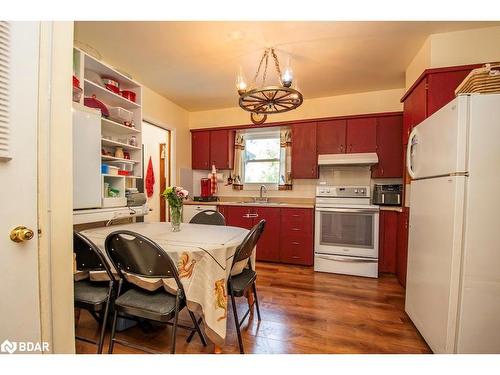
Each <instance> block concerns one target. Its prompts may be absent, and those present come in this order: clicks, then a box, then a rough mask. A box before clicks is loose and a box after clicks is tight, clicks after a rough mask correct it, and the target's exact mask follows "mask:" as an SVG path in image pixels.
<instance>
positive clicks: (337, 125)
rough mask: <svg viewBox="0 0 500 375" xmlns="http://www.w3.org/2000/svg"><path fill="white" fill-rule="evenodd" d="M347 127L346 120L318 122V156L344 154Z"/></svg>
mask: <svg viewBox="0 0 500 375" xmlns="http://www.w3.org/2000/svg"><path fill="white" fill-rule="evenodd" d="M346 126H347V121H346V120H329V121H321V122H318V123H317V126H316V139H317V149H318V154H344V153H345V152H346V147H345V141H346Z"/></svg>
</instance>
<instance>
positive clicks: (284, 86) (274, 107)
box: [236, 47, 303, 125]
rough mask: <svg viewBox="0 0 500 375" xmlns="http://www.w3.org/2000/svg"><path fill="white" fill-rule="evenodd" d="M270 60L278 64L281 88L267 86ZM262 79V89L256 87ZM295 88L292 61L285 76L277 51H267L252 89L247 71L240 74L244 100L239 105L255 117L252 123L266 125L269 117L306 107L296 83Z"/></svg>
mask: <svg viewBox="0 0 500 375" xmlns="http://www.w3.org/2000/svg"><path fill="white" fill-rule="evenodd" d="M270 56H271V57H272V58H273V60H274V66H275V68H276V72H277V74H278V80H279V84H280V85H279V86H266V78H267V67H268V64H269V57H270ZM262 68H263V69H262ZM260 75H262V85H261V87H256V85H257V81H258V80H259V78H260ZM293 84H294V79H293V70H292V68H291V65H290V60H288V64H287V66H286V67H285V70H284V71H283V73H282V72H281V69H280V63H279V60H278V56H277V55H276V52H275V50H274V48H272V47H271V48H266V49H265V50H264V53H263V55H262V58H261V59H260V62H259V66H258V68H257V72H256V73H255V76H254V78H253V81H252V84H251V86H250V87H248V84H247V80H246V78H245V75H244V74H243V70H242V69H241V68H240V70H239V72H238V75H237V77H236V88H237V90H238V95H239V96H240V98H239V105H240V107H241V108H243V109H244V110H245V111H248V112H250V113H251V114H250V119H251V120H252V122H253V123H254V124H257V125H260V124H263V123H264V121H266V119H267V115H270V114H274V113H282V112H288V111H291V110H293V109H295V108H297V107H299V106H300V105H301V104H302V102H303V97H302V94H301V93H300V92H299V90H298V88H297V85H296V82H295V86H294V87H292V86H293Z"/></svg>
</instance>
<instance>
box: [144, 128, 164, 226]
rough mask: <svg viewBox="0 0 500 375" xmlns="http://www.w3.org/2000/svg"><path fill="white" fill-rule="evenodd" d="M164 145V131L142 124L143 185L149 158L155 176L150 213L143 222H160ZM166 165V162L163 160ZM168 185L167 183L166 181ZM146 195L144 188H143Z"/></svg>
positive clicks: (149, 201) (149, 203) (150, 198)
mask: <svg viewBox="0 0 500 375" xmlns="http://www.w3.org/2000/svg"><path fill="white" fill-rule="evenodd" d="M161 143H166V144H167V145H168V132H167V130H165V129H162V128H159V127H157V126H154V125H150V124H148V123H147V122H143V123H142V144H143V145H144V184H146V180H145V179H146V172H147V168H148V163H149V158H150V157H151V162H152V164H153V171H154V174H155V184H154V190H153V196H151V197H149V198H148V207H149V208H150V209H152V211H151V212H150V213H149V214H148V215H146V216H145V217H144V221H145V222H158V221H160V199H162V198H161V197H160V194H161V191H160V179H161V178H162V177H166V176H161V175H160V144H161ZM165 160H166V162H167V163H168V160H167V159H165ZM167 167H168V165H167V166H166V168H165V174H167V175H168V169H167ZM167 183H168V181H167ZM144 192H145V193H146V187H144Z"/></svg>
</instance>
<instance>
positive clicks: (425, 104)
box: [401, 64, 481, 145]
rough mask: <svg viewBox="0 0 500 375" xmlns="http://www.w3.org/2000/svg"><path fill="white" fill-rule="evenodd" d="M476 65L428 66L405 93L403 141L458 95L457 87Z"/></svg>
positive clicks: (404, 143)
mask: <svg viewBox="0 0 500 375" xmlns="http://www.w3.org/2000/svg"><path fill="white" fill-rule="evenodd" d="M480 66H481V65H480V64H476V65H462V66H453V67H445V68H435V69H427V70H425V71H424V72H423V73H422V74H421V75H420V77H419V78H418V79H417V80H416V81H415V83H414V84H413V85H412V86H411V87H410V89H409V90H408V91H407V92H406V94H405V95H404V96H403V98H401V102H403V113H404V114H403V145H406V144H408V136H409V135H410V133H411V130H412V129H413V128H414V127H415V126H417V125H418V124H419V123H421V122H422V121H423V120H425V119H426V118H427V117H429V116H430V115H432V114H433V113H434V112H436V111H438V110H439V109H440V108H442V107H443V106H444V105H446V104H448V103H449V102H450V101H452V100H453V99H454V98H455V89H456V88H457V87H458V85H459V84H460V83H461V82H462V81H463V80H464V79H465V77H467V75H468V74H469V73H470V71H471V70H472V69H476V68H478V67H480Z"/></svg>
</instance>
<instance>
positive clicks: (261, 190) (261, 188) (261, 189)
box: [253, 185, 268, 203]
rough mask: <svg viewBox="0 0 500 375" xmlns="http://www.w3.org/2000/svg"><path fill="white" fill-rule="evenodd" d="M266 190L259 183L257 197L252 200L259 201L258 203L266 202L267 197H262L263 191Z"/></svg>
mask: <svg viewBox="0 0 500 375" xmlns="http://www.w3.org/2000/svg"><path fill="white" fill-rule="evenodd" d="M266 192H267V189H266V187H265V186H264V185H260V193H259V197H258V198H257V197H255V198H254V199H253V200H254V202H259V203H267V202H268V199H267V198H265V197H264V193H266Z"/></svg>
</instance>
